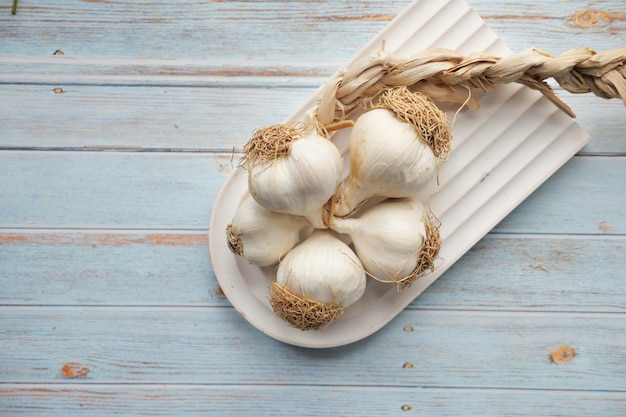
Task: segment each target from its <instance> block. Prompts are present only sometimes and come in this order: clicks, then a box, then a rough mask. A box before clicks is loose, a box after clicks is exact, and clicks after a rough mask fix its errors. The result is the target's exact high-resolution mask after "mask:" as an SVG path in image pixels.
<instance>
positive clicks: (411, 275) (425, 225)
mask: <svg viewBox="0 0 626 417" xmlns="http://www.w3.org/2000/svg"><path fill="white" fill-rule="evenodd" d="M330 227H331V228H332V229H333V230H335V231H336V232H339V233H345V234H347V235H349V236H350V238H351V239H352V243H353V244H354V248H355V250H356V253H357V255H358V257H359V259H360V260H361V262H362V263H363V266H364V267H365V270H366V271H367V273H368V274H369V275H370V276H372V277H373V278H375V279H377V280H378V281H381V282H388V283H393V284H395V285H396V286H397V288H398V289H399V290H400V289H403V288H407V287H409V286H410V285H411V284H412V283H413V282H414V281H415V279H416V278H417V277H419V276H421V275H422V274H423V273H425V272H426V270H427V269H431V270H432V269H433V267H434V266H433V265H434V261H435V259H436V258H437V256H438V254H439V247H440V246H441V241H440V237H439V231H438V229H437V227H436V226H434V225H433V224H432V222H431V221H430V217H429V216H428V213H427V211H426V210H425V208H424V206H423V205H422V203H420V202H419V201H418V200H416V199H414V198H402V199H389V200H385V201H383V202H381V203H379V204H377V205H375V206H373V207H371V208H368V209H367V210H365V211H364V212H363V213H362V214H361V215H360V216H359V217H356V218H333V219H332V223H331V224H330Z"/></svg>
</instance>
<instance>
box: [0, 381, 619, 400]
mask: <svg viewBox="0 0 626 417" xmlns="http://www.w3.org/2000/svg"><path fill="white" fill-rule="evenodd" d="M129 386H132V387H134V388H139V389H142V388H145V389H146V390H152V389H154V390H159V392H163V390H167V389H168V388H175V389H181V388H183V389H197V388H201V387H206V388H207V389H214V388H222V387H223V388H232V387H242V388H246V389H249V390H255V389H258V390H266V389H267V388H271V387H275V388H286V389H289V388H310V387H315V388H322V389H324V388H329V389H336V388H341V389H342V390H345V391H353V390H355V391H362V390H363V388H372V389H375V390H376V392H377V393H378V392H379V391H388V392H392V391H397V390H398V389H402V390H406V389H416V388H417V389H420V390H423V391H428V392H431V393H437V392H440V393H442V394H444V393H446V392H451V391H463V392H474V393H481V392H483V393H508V392H527V393H536V392H550V393H554V394H563V395H568V394H574V393H586V392H588V393H606V394H624V393H626V391H622V390H606V389H600V390H590V389H575V388H574V389H559V388H515V387H511V388H508V387H507V388H502V387H488V386H487V387H480V388H478V387H465V386H449V387H448V386H436V387H435V386H429V385H393V384H390V385H357V384H351V385H347V384H345V385H344V384H320V383H306V384H303V383H289V384H276V383H264V384H262V385H260V384H258V383H236V384H235V383H221V384H217V383H204V382H198V383H189V382H185V383H176V382H174V383H171V382H168V383H159V382H140V383H137V382H109V383H106V382H88V381H81V382H64V383H58V382H50V383H47V382H37V383H33V382H2V381H0V394H3V393H8V392H11V391H24V390H34V391H36V390H37V389H38V388H40V387H45V388H43V390H61V391H64V390H68V389H78V390H80V389H84V388H85V387H89V389H97V388H103V389H105V388H113V387H120V388H128V387H129ZM617 398H620V399H621V398H623V397H622V395H620V396H619V397H617Z"/></svg>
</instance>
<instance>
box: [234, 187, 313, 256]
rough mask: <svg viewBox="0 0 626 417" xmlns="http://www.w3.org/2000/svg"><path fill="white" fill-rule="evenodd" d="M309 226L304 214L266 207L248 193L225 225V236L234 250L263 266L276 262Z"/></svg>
mask: <svg viewBox="0 0 626 417" xmlns="http://www.w3.org/2000/svg"><path fill="white" fill-rule="evenodd" d="M308 227H310V224H309V222H308V221H307V220H306V219H305V218H304V217H298V216H292V215H290V214H284V213H277V212H273V211H270V210H267V209H266V208H264V207H262V206H261V205H259V204H258V203H257V202H256V201H255V200H254V199H253V198H252V196H250V195H249V194H248V195H247V196H246V197H244V199H243V200H242V201H241V203H240V204H239V206H238V208H237V211H236V212H235V215H234V217H233V219H232V222H231V223H230V224H229V225H228V226H227V227H226V237H227V240H228V245H229V247H230V249H231V251H232V252H233V253H235V254H237V255H239V256H242V257H243V258H245V259H246V260H248V262H250V263H251V264H253V265H257V266H261V267H263V266H269V265H273V264H276V263H277V262H278V261H279V260H280V259H281V258H282V257H283V256H285V255H286V254H287V252H289V251H290V250H291V249H292V248H293V247H294V246H295V245H296V244H297V243H298V242H299V241H300V235H301V233H302V231H304V230H305V229H306V228H308Z"/></svg>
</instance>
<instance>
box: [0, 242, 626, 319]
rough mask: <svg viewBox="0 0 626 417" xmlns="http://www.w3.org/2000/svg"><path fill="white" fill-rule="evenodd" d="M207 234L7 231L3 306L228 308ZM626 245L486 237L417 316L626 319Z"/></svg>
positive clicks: (2, 252)
mask: <svg viewBox="0 0 626 417" xmlns="http://www.w3.org/2000/svg"><path fill="white" fill-rule="evenodd" d="M207 244H208V242H207V236H206V234H205V233H191V232H176V231H173V232H164V231H153V232H132V231H131V232H112V231H101V232H100V231H92V232H89V231H45V230H42V231H23V230H15V231H6V230H5V231H0V265H2V266H3V268H0V288H2V289H3V290H2V293H1V294H0V304H4V305H24V306H36V305H47V306H55V305H57V306H58V305H84V306H94V305H111V306H112V305H133V306H182V305H185V306H228V305H229V303H228V301H227V300H226V299H225V298H224V295H223V293H222V292H221V290H220V288H219V285H218V283H217V281H216V279H215V276H214V273H213V270H212V269H211V265H210V261H209V258H208V250H207ZM624 246H625V240H624V238H623V237H622V236H618V237H615V238H612V237H588V236H581V237H569V236H547V237H543V238H541V237H540V238H537V237H536V236H526V237H524V236H521V237H520V236H516V235H493V234H492V235H488V236H487V237H485V238H484V239H483V240H482V241H481V242H479V243H478V244H477V245H476V246H475V247H474V248H472V249H471V250H470V251H469V252H468V253H467V254H466V255H465V256H464V257H462V258H461V259H460V260H459V261H458V262H457V263H456V264H455V265H454V266H453V267H452V268H451V269H450V270H448V271H447V272H446V273H445V274H444V275H443V276H442V277H440V278H439V279H438V280H437V281H435V283H434V284H433V285H432V286H431V287H429V288H428V290H427V291H426V292H424V293H423V294H422V295H420V297H418V298H417V299H416V300H415V301H414V302H413V303H412V304H411V305H410V306H409V307H408V308H410V309H449V310H524V311H536V312H540V311H578V312H625V311H626V298H625V297H624V293H623V291H616V288H620V286H621V285H622V280H623V279H622V276H623V271H624V270H625V269H626V258H625V257H624V256H623V253H624Z"/></svg>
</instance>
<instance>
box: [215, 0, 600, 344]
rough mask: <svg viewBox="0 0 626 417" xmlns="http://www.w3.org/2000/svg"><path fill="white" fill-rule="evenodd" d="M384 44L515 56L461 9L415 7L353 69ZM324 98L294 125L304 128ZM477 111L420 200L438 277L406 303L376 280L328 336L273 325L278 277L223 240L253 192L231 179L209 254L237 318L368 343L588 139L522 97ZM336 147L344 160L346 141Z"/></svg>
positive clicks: (242, 178) (548, 106)
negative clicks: (433, 238)
mask: <svg viewBox="0 0 626 417" xmlns="http://www.w3.org/2000/svg"><path fill="white" fill-rule="evenodd" d="M383 42H384V44H385V50H387V51H389V52H392V53H395V54H397V55H400V56H405V57H408V56H411V55H413V54H414V53H417V52H420V51H422V50H424V49H428V48H433V47H441V48H448V49H452V50H455V51H457V52H459V53H461V54H469V53H471V52H488V53H490V54H493V55H496V56H506V55H508V54H509V53H510V51H509V50H508V49H507V48H506V46H505V45H504V44H503V43H502V42H501V41H500V40H499V39H498V38H497V36H496V35H495V34H494V33H493V31H491V30H490V29H489V28H488V27H487V26H486V24H485V22H484V21H483V20H482V19H481V18H480V17H479V16H478V15H477V14H476V13H475V12H474V11H473V10H472V9H471V8H470V7H469V6H468V5H467V4H466V3H465V2H464V0H448V1H442V0H421V1H415V2H414V3H412V4H411V6H410V7H408V8H407V9H406V10H405V11H404V12H403V13H401V14H400V15H398V16H397V17H396V18H395V19H394V20H393V21H392V22H391V23H390V24H389V26H388V27H387V28H386V29H385V30H383V31H382V32H381V33H380V34H379V35H378V36H376V37H375V38H374V39H372V40H371V41H370V42H369V44H368V45H367V46H366V47H365V48H364V49H363V50H362V51H361V52H360V53H358V54H357V55H356V56H355V57H354V58H353V59H352V60H351V61H349V62H348V64H347V65H348V66H349V65H350V64H351V63H353V62H355V61H356V60H358V59H360V58H362V57H364V56H367V55H369V54H372V53H374V52H375V51H378V50H379V49H380V48H381V46H382V44H383ZM530 46H532V45H529V47H530ZM320 92H321V90H320V91H318V92H317V93H316V94H314V95H313V96H312V97H311V99H310V100H309V101H308V102H306V103H304V104H303V105H302V106H301V107H300V108H299V109H298V110H297V111H295V112H294V113H293V115H292V116H291V117H289V118H288V121H292V120H305V115H306V113H307V112H309V111H310V110H311V109H312V108H313V107H314V106H315V103H316V101H317V100H318V98H319V95H320ZM480 105H481V108H480V110H477V111H465V112H462V113H460V114H459V116H458V117H457V119H456V123H455V125H454V139H453V143H452V147H453V148H452V149H453V150H452V153H451V155H450V158H449V159H448V161H447V162H446V163H445V165H444V166H443V168H442V169H441V171H440V174H439V184H436V183H433V184H432V185H431V186H430V187H428V189H427V190H425V191H424V192H423V193H421V195H420V197H421V198H422V199H428V200H429V202H430V207H431V209H432V210H433V212H434V214H435V215H436V216H437V217H438V218H439V220H440V221H441V228H440V232H441V236H442V238H443V245H442V248H441V252H440V256H441V258H442V259H441V261H440V263H439V264H438V266H437V269H436V270H435V272H434V273H431V274H428V275H426V276H424V277H422V278H420V279H419V280H417V281H416V282H415V283H414V284H413V285H412V286H411V287H410V288H408V289H406V290H404V291H403V292H400V293H398V292H397V291H396V290H395V287H394V286H391V285H384V284H380V283H378V282H375V281H374V280H370V281H369V283H368V285H367V288H366V292H365V295H364V296H363V298H362V299H361V300H359V301H358V302H357V303H356V304H354V305H352V306H350V307H349V308H347V309H346V311H345V312H344V314H343V315H342V316H341V317H340V318H339V319H338V320H337V321H336V322H334V323H332V324H331V325H330V326H329V327H327V328H326V329H324V330H319V331H300V330H297V329H294V328H291V327H289V326H288V325H287V324H286V323H285V322H283V321H282V320H281V319H279V318H277V317H276V316H275V315H274V313H273V311H272V309H271V307H270V305H269V302H268V294H269V286H270V280H271V278H272V275H273V272H274V268H263V269H261V268H257V267H255V266H251V265H249V264H248V263H247V262H246V261H245V260H243V259H242V258H239V257H236V256H234V255H233V254H232V253H231V252H230V250H229V249H228V245H227V242H226V237H225V233H224V230H225V228H226V225H227V224H228V223H230V221H231V220H232V217H233V215H234V213H235V211H236V209H237V206H238V204H239V201H240V200H241V198H242V197H243V196H244V195H245V193H246V192H247V177H246V175H247V174H246V172H245V171H243V170H242V169H237V170H236V171H234V172H233V173H232V174H231V175H230V177H229V178H228V179H227V181H226V182H225V184H224V186H223V188H222V190H221V191H220V194H219V195H218V197H217V200H216V202H215V206H214V208H213V214H212V218H211V225H210V231H209V246H210V254H211V261H212V264H213V268H214V271H215V275H216V277H217V279H218V281H219V284H220V286H221V287H222V289H223V291H224V294H225V295H226V297H227V298H228V299H229V301H230V302H231V303H232V305H233V306H234V307H235V309H236V310H237V311H238V312H239V313H240V314H241V315H242V316H243V317H244V318H245V319H246V320H248V321H249V322H250V323H251V324H252V325H253V326H255V327H256V328H257V329H259V330H260V331H262V332H264V333H265V334H267V335H269V336H271V337H273V338H275V339H278V340H280V341H283V342H285V343H289V344H293V345H298V346H304V347H313V348H323V347H333V346H340V345H345V344H348V343H352V342H355V341H357V340H360V339H363V338H365V337H367V336H369V335H371V334H372V333H374V332H376V331H377V330H379V329H380V328H382V327H383V326H384V325H385V324H387V323H388V322H389V321H390V320H391V319H393V318H394V317H395V316H396V315H397V314H398V313H399V312H400V311H402V310H403V309H404V308H405V307H406V306H407V305H408V304H409V303H410V302H411V301H412V300H413V299H415V298H416V297H417V296H418V295H419V294H421V293H422V292H423V291H424V290H425V289H426V288H427V287H428V286H429V285H430V284H431V283H433V282H434V281H435V280H436V279H437V278H438V277H439V276H441V275H442V274H443V273H444V272H445V271H446V270H447V269H448V268H449V267H450V266H451V265H452V264H453V263H454V262H455V261H456V260H458V259H459V258H460V257H461V256H462V255H463V254H465V253H466V252H467V251H468V250H469V249H470V248H471V247H472V246H473V245H474V244H475V243H476V242H477V241H478V240H480V239H481V238H482V237H483V236H484V235H485V234H487V233H488V232H489V231H490V230H491V229H492V228H493V227H494V226H495V225H496V224H497V223H498V222H499V221H500V220H502V219H503V218H504V217H505V216H506V215H507V214H508V213H510V212H511V211H512V210H513V209H514V208H515V207H516V206H517V205H519V204H520V203H521V202H522V201H523V200H524V199H525V198H526V197H527V196H528V195H529V194H530V193H532V192H533V191H534V190H535V189H536V188H537V187H539V186H540V185H541V184H542V183H543V182H544V181H545V180H546V179H547V178H548V177H550V176H551V175H552V174H553V173H554V172H555V171H556V170H557V169H558V168H559V167H560V166H562V165H563V164H564V163H565V162H566V161H567V160H569V159H570V158H571V157H572V156H573V155H574V154H575V153H576V152H577V151H579V150H580V149H581V148H582V147H583V146H584V145H585V143H586V142H587V141H588V139H589V138H588V135H587V134H586V133H585V132H584V131H583V130H582V129H581V128H580V127H579V126H578V125H577V124H576V123H574V121H573V120H571V119H570V118H569V117H568V116H566V115H565V114H564V113H562V112H561V111H560V110H558V109H557V108H556V107H555V106H554V105H553V104H552V103H550V102H549V101H548V100H547V99H545V98H543V97H542V96H541V94H539V93H537V92H535V91H531V90H529V89H527V88H525V87H521V86H518V85H506V86H502V87H498V88H497V89H496V90H495V91H493V92H490V93H488V94H487V95H486V96H484V97H483V98H482V99H481V101H480ZM276 122H280V121H276ZM259 127H262V126H259ZM334 140H335V142H336V143H337V144H338V146H339V148H340V150H341V151H342V152H344V155H345V153H346V149H347V133H346V132H344V131H342V132H340V133H339V134H338V135H337V136H336V137H335V138H334ZM347 165H348V164H347V163H346V166H347Z"/></svg>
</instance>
